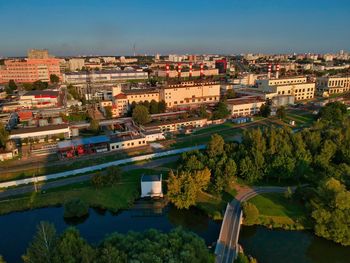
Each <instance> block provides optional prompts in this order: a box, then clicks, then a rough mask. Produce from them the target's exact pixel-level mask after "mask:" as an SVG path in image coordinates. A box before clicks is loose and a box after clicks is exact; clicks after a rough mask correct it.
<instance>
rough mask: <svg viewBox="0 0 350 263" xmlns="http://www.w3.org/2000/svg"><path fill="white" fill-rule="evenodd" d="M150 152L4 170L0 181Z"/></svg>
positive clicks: (111, 155) (50, 172)
mask: <svg viewBox="0 0 350 263" xmlns="http://www.w3.org/2000/svg"><path fill="white" fill-rule="evenodd" d="M148 153H150V152H149V151H147V150H146V149H142V150H138V151H130V152H119V153H114V154H110V155H102V156H99V155H96V156H94V158H93V157H92V156H89V157H90V158H87V159H85V158H83V159H79V158H77V159H71V160H66V162H62V163H60V164H57V165H52V166H38V167H35V168H31V169H26V170H24V171H16V172H3V173H1V176H0V182H5V181H10V180H19V179H23V178H28V177H33V176H40V175H48V174H52V173H59V172H64V171H69V170H74V169H79V168H83V167H88V166H92V165H97V164H101V163H106V162H112V161H116V160H119V159H124V158H129V157H131V156H137V155H142V154H148Z"/></svg>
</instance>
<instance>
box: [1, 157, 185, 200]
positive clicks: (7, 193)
mask: <svg viewBox="0 0 350 263" xmlns="http://www.w3.org/2000/svg"><path fill="white" fill-rule="evenodd" d="M179 157H180V155H175V156H170V157H165V158H161V159H156V160H151V161H148V162H146V163H140V164H137V163H136V164H130V165H125V166H121V169H122V170H123V171H132V170H137V169H154V168H157V167H160V166H162V165H163V164H166V163H170V162H174V161H177V160H178V159H179ZM93 175H94V174H93V173H92V174H86V175H80V176H74V177H67V178H62V179H60V180H56V181H47V182H45V181H44V182H40V183H38V184H37V187H38V189H39V190H41V191H43V190H47V189H50V188H56V187H60V186H65V185H69V184H75V183H81V182H85V181H88V180H90V178H91V177H92V176H93ZM33 191H35V188H34V185H32V184H31V185H25V186H21V187H16V188H10V189H7V190H3V191H1V190H0V199H6V198H8V197H11V196H16V195H23V194H27V193H31V192H33Z"/></svg>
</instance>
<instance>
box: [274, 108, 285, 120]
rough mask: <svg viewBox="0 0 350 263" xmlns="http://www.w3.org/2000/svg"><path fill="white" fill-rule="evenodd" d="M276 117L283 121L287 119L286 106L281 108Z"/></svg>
mask: <svg viewBox="0 0 350 263" xmlns="http://www.w3.org/2000/svg"><path fill="white" fill-rule="evenodd" d="M276 115H277V117H278V118H279V119H281V120H283V119H285V118H286V116H287V113H286V108H285V107H284V106H281V107H279V108H278V109H277V111H276Z"/></svg>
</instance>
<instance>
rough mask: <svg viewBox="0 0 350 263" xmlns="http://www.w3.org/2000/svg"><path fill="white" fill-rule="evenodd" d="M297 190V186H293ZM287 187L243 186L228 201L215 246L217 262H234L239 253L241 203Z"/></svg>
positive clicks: (282, 190) (280, 191)
mask: <svg viewBox="0 0 350 263" xmlns="http://www.w3.org/2000/svg"><path fill="white" fill-rule="evenodd" d="M291 189H292V190H295V188H291ZM286 190H287V187H270V186H266V187H254V188H249V187H243V188H241V189H239V191H238V194H237V196H236V198H235V199H234V200H233V201H232V202H231V203H228V204H227V206H226V211H225V215H224V219H223V220H222V224H221V229H220V234H219V238H218V241H217V243H216V247H215V255H216V261H215V262H216V263H232V262H234V260H235V259H236V258H237V255H238V253H239V244H238V239H239V232H240V229H241V224H242V217H243V212H242V207H241V203H242V202H244V201H247V200H249V199H250V198H253V197H254V196H256V195H258V194H262V193H283V192H285V191H286Z"/></svg>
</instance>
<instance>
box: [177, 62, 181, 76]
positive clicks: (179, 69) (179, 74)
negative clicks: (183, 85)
mask: <svg viewBox="0 0 350 263" xmlns="http://www.w3.org/2000/svg"><path fill="white" fill-rule="evenodd" d="M177 76H178V78H181V63H177Z"/></svg>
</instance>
